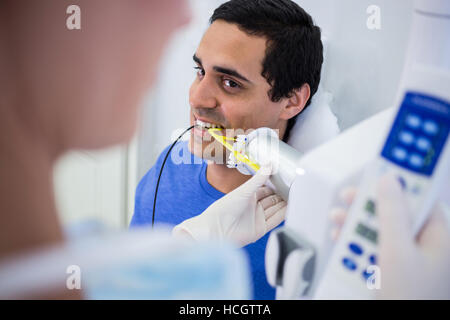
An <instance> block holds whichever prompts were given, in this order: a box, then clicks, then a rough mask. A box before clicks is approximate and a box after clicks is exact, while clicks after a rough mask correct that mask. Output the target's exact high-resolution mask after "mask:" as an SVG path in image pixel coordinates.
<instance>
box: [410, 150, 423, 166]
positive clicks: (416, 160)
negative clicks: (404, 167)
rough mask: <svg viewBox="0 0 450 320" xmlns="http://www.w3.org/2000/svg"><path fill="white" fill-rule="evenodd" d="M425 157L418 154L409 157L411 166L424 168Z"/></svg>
mask: <svg viewBox="0 0 450 320" xmlns="http://www.w3.org/2000/svg"><path fill="white" fill-rule="evenodd" d="M423 161H424V160H423V157H422V156H420V155H418V154H416V153H415V154H412V155H411V156H410V157H409V164H410V165H411V166H413V167H415V168H420V167H422V166H423Z"/></svg>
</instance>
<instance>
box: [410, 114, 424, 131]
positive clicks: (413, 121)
mask: <svg viewBox="0 0 450 320" xmlns="http://www.w3.org/2000/svg"><path fill="white" fill-rule="evenodd" d="M421 122H422V121H421V120H420V117H419V116H417V115H415V114H410V115H408V116H407V117H406V124H407V125H408V126H409V127H411V128H413V129H417V128H419V127H420V124H421Z"/></svg>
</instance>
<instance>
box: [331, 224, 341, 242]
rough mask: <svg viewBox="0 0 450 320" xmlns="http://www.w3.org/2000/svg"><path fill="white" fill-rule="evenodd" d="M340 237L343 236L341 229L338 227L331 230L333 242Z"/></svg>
mask: <svg viewBox="0 0 450 320" xmlns="http://www.w3.org/2000/svg"><path fill="white" fill-rule="evenodd" d="M340 235H341V228H338V227H332V228H331V231H330V237H331V240H333V241H337V239H338V238H339V236H340Z"/></svg>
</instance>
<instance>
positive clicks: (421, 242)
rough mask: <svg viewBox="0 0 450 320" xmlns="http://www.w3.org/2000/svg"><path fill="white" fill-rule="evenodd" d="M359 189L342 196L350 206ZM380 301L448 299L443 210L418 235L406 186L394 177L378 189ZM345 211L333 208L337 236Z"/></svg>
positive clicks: (449, 259)
mask: <svg viewBox="0 0 450 320" xmlns="http://www.w3.org/2000/svg"><path fill="white" fill-rule="evenodd" d="M355 193H356V190H355V189H354V188H353V190H352V189H347V190H345V191H344V192H343V194H342V196H341V198H343V200H344V202H346V203H348V204H350V203H351V202H352V200H353V198H354V195H355ZM377 215H378V217H379V221H380V230H379V239H380V240H379V267H380V273H381V274H380V276H381V289H380V290H379V291H378V292H377V297H378V298H381V299H450V231H449V226H448V222H447V221H446V219H445V216H444V213H443V211H442V208H441V207H440V206H439V205H436V207H435V208H434V210H433V212H432V213H431V216H430V219H429V220H428V221H427V222H426V225H425V226H424V227H423V229H422V230H421V232H420V233H419V235H418V237H416V238H415V237H414V235H413V231H412V223H411V222H412V221H411V214H410V211H409V208H408V205H407V202H406V199H405V195H404V193H403V190H402V188H401V186H400V184H399V182H398V181H397V179H396V178H395V177H393V176H385V177H383V178H382V179H381V180H380V182H379V184H378V189H377ZM345 216H346V209H344V208H339V209H334V210H333V211H332V213H331V219H332V220H333V221H334V223H335V229H334V232H333V237H334V238H337V237H338V235H339V229H340V227H341V226H342V224H343V222H344V220H345Z"/></svg>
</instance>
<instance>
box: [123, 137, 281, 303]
mask: <svg viewBox="0 0 450 320" xmlns="http://www.w3.org/2000/svg"><path fill="white" fill-rule="evenodd" d="M168 150H169V147H167V148H166V149H165V150H164V151H163V152H162V153H161V155H160V156H159V158H158V160H157V161H156V164H155V165H154V166H153V167H152V168H151V169H150V170H149V171H148V172H147V174H146V175H145V176H144V177H143V178H142V180H141V181H140V182H139V185H138V187H137V189H136V201H135V210H134V215H133V218H132V220H131V224H130V226H131V227H132V226H138V225H144V224H151V223H152V213H153V199H154V197H155V188H156V182H157V181H158V176H159V171H160V169H161V165H162V162H163V161H164V157H165V156H166V154H167V152H168ZM206 168H207V164H206V162H205V161H204V160H202V159H200V158H198V157H195V156H194V155H192V154H191V153H190V152H189V149H188V144H187V142H179V143H177V144H176V145H175V147H174V148H173V149H172V152H171V154H170V155H169V157H168V158H167V161H166V164H165V165H164V169H163V173H162V175H161V180H160V183H159V189H158V197H157V200H156V209H155V225H156V224H158V223H165V224H170V225H177V224H179V223H181V222H183V221H184V220H186V219H189V218H192V217H194V216H196V215H198V214H200V213H202V212H203V211H204V210H205V209H206V208H207V207H209V206H210V205H211V204H212V203H213V202H215V201H216V200H218V199H220V198H221V197H223V196H224V193H222V192H220V191H218V190H216V189H215V188H214V187H213V186H211V185H210V184H209V183H208V181H207V179H206ZM268 236H269V234H266V235H265V236H264V237H262V238H261V239H259V240H258V241H256V242H255V243H252V244H249V245H247V246H245V247H244V249H245V251H246V252H247V254H248V256H249V258H250V266H251V273H252V280H253V297H254V298H255V299H257V300H271V299H274V298H275V289H273V288H272V287H271V286H270V285H269V284H268V283H267V280H266V273H265V265H264V254H265V249H266V244H267V239H268Z"/></svg>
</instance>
